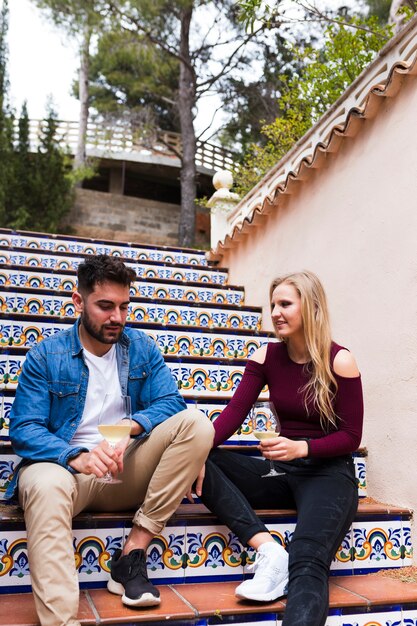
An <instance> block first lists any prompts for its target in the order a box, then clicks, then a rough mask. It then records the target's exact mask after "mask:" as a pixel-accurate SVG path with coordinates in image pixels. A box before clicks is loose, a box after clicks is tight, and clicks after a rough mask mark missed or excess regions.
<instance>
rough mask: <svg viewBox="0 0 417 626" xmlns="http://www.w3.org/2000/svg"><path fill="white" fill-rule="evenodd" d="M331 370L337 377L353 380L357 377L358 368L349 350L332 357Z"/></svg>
mask: <svg viewBox="0 0 417 626" xmlns="http://www.w3.org/2000/svg"><path fill="white" fill-rule="evenodd" d="M333 369H334V371H335V373H336V374H338V375H339V376H344V377H345V378H355V377H356V376H359V370H358V366H357V365H356V361H355V357H354V356H353V354H352V353H351V352H349V350H345V349H342V350H339V352H338V353H337V354H336V356H335V357H334V361H333Z"/></svg>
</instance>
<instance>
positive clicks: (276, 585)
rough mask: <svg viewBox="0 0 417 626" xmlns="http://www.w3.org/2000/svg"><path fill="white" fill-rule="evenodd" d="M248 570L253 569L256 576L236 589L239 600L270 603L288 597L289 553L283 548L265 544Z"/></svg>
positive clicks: (273, 544)
mask: <svg viewBox="0 0 417 626" xmlns="http://www.w3.org/2000/svg"><path fill="white" fill-rule="evenodd" d="M248 569H253V570H254V571H255V576H254V577H253V578H251V579H250V580H245V581H244V582H243V583H241V584H240V585H239V586H238V587H236V591H235V595H236V596H237V597H238V598H244V599H246V600H257V601H258V602H268V601H271V600H276V599H277V598H280V597H281V596H284V595H286V593H287V586H288V553H287V552H286V551H285V550H284V548H283V547H282V546H280V545H279V544H277V543H275V542H274V543H263V544H262V545H261V546H260V547H259V549H258V551H257V553H256V558H255V561H254V563H252V565H250V566H249V567H248Z"/></svg>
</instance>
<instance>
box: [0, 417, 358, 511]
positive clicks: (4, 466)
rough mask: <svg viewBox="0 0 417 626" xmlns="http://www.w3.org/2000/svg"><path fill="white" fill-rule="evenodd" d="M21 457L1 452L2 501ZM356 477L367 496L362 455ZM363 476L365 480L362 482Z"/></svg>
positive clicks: (356, 467) (231, 440) (0, 489)
mask: <svg viewBox="0 0 417 626" xmlns="http://www.w3.org/2000/svg"><path fill="white" fill-rule="evenodd" d="M4 435H5V436H7V429H6V428H5V429H4ZM229 443H231V444H233V436H232V437H231V438H230V439H229ZM19 460H20V458H19V457H18V456H17V455H16V454H0V502H1V500H2V499H3V498H4V493H5V491H6V488H7V485H8V483H9V480H10V477H11V475H12V474H13V472H14V470H15V468H16V467H17V465H18V463H19ZM354 462H355V470H356V477H357V478H358V483H359V486H358V495H359V497H365V496H366V466H365V460H364V459H363V458H361V457H355V458H354ZM361 476H362V477H363V478H362V480H363V479H365V482H361Z"/></svg>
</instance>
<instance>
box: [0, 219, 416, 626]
mask: <svg viewBox="0 0 417 626" xmlns="http://www.w3.org/2000/svg"><path fill="white" fill-rule="evenodd" d="M101 253H107V254H114V255H118V256H121V257H123V258H124V259H125V261H126V263H128V264H129V265H130V266H131V267H132V268H133V269H134V270H135V272H136V274H137V276H138V280H137V282H136V283H135V284H134V285H133V286H132V290H131V296H132V298H131V306H130V312H129V318H128V320H129V324H130V325H131V326H132V327H135V326H137V327H138V328H140V329H142V330H145V332H147V333H149V334H150V335H151V336H152V337H153V338H154V339H155V341H156V342H157V344H158V346H159V348H160V350H161V352H162V353H163V355H164V357H165V360H166V362H167V365H168V367H169V368H170V369H171V372H172V375H173V377H174V379H175V380H176V382H177V385H178V388H179V389H180V390H181V393H182V395H183V396H184V398H185V400H186V402H187V403H188V404H192V405H194V406H197V407H198V408H199V409H201V410H202V411H204V413H205V414H206V415H207V417H208V418H209V419H211V420H214V419H216V417H217V415H218V414H219V413H220V412H221V410H222V408H223V407H224V406H225V404H226V403H227V401H228V400H229V399H230V397H231V396H232V395H233V392H234V390H235V389H236V387H237V385H238V383H239V381H240V379H241V376H242V372H243V369H244V365H245V360H246V358H247V357H248V356H250V354H251V353H252V352H253V351H254V350H256V349H257V348H258V347H259V346H261V345H262V344H264V343H265V342H267V341H268V340H269V339H270V338H271V337H270V335H269V334H268V333H265V332H262V331H261V310H260V309H258V308H256V307H247V306H245V305H244V291H243V289H242V288H240V287H234V286H231V285H228V284H227V271H226V270H223V269H220V268H217V267H213V266H209V265H208V263H207V261H206V259H205V256H204V253H203V252H200V251H196V250H181V249H176V248H157V247H154V246H146V245H144V246H139V245H136V244H135V245H133V244H132V245H130V244H125V243H124V244H120V245H117V244H115V243H114V242H112V243H111V244H110V243H107V242H101V241H96V240H88V239H77V240H74V239H73V238H70V237H66V236H47V235H40V234H35V233H14V232H11V231H9V230H5V229H0V346H1V353H0V408H1V413H0V498H1V497H2V495H4V491H5V488H6V485H7V483H8V481H9V479H10V475H11V473H12V472H13V470H14V468H15V466H16V464H17V457H16V456H15V455H14V454H13V450H12V449H11V446H10V443H9V440H8V419H9V417H8V416H9V413H10V408H11V406H12V403H13V399H14V395H15V389H16V385H17V382H18V377H19V372H20V370H21V367H22V364H23V362H24V359H25V356H26V353H27V351H28V349H29V348H30V347H31V346H33V345H35V344H36V343H37V342H38V341H40V340H42V339H43V338H45V337H48V336H50V335H52V334H54V333H56V332H58V331H60V330H62V329H63V328H66V327H67V326H68V324H72V323H73V322H74V320H75V311H74V307H73V304H72V301H71V295H70V294H71V290H72V289H73V288H74V286H75V280H76V277H75V272H76V268H77V266H78V264H79V263H80V262H81V261H82V260H83V259H84V258H85V256H86V255H88V254H101ZM267 395H268V394H267V390H263V392H262V396H264V397H267ZM255 443H257V442H256V440H255V439H254V438H253V437H252V435H251V429H250V425H249V424H248V423H247V422H245V423H244V424H243V426H242V427H241V429H240V430H239V432H237V433H235V434H234V435H233V436H232V437H231V438H230V440H229V441H228V442H227V444H226V445H228V446H234V447H238V448H239V449H240V450H241V453H242V454H256V453H257V452H256V450H254V447H253V445H254V444H255ZM355 466H356V473H357V477H358V481H359V495H360V500H361V501H360V506H359V510H358V514H357V517H356V519H355V521H354V523H353V525H352V528H351V529H350V531H349V532H348V534H347V535H346V537H345V539H344V541H343V543H342V545H341V546H340V548H339V550H338V553H337V555H336V558H335V560H334V562H333V565H332V570H331V573H332V578H331V587H330V591H331V593H330V612H329V618H328V621H327V626H353V625H356V626H365V625H367V626H378V625H381V626H382V625H383V626H394V625H397V624H398V625H400V626H405V625H407V626H417V584H416V583H403V582H400V581H399V580H396V579H392V578H389V577H386V576H381V575H380V574H376V572H378V571H379V570H387V571H389V570H391V571H394V570H395V571H397V572H398V571H399V569H400V568H404V567H405V566H407V565H411V564H412V560H411V559H412V546H411V536H410V518H411V512H410V511H409V510H407V509H401V508H396V507H387V506H385V505H382V504H378V503H374V502H372V501H370V499H369V498H367V492H366V451H365V450H360V451H359V452H357V453H356V454H355ZM259 514H260V516H261V517H262V519H264V521H265V522H266V523H267V525H268V527H269V528H270V530H271V532H272V533H273V535H274V537H275V539H276V540H277V541H279V542H281V543H282V544H287V543H288V542H289V541H290V539H291V535H292V532H293V530H294V527H295V524H296V512H295V511H292V510H278V509H277V510H265V511H260V512H259ZM131 515H132V514H131V513H130V512H126V513H125V514H121V513H120V514H97V515H92V514H91V513H88V514H81V515H79V516H78V517H77V518H76V519H75V520H74V524H73V528H74V551H75V558H76V563H77V567H78V573H79V581H80V587H81V592H80V593H81V596H80V614H79V618H80V620H81V622H82V624H86V625H87V624H104V623H105V624H113V625H117V624H126V623H129V624H134V623H139V622H155V623H159V624H162V623H163V622H166V621H167V620H168V619H169V620H171V621H174V622H178V623H180V622H181V624H189V625H190V626H197V625H198V626H200V625H201V626H208V625H209V624H210V625H211V624H219V623H220V622H221V621H223V622H233V623H234V624H236V623H238V624H240V623H244V622H245V623H246V622H265V623H271V626H272V624H273V626H278V624H279V623H280V620H281V617H282V611H283V608H284V606H285V601H284V602H281V601H278V602H274V603H268V604H265V605H259V604H256V603H250V602H243V601H238V600H236V599H235V597H234V594H233V590H234V588H235V586H236V582H235V581H239V580H241V579H242V577H243V576H244V574H245V573H246V570H247V566H248V564H249V563H250V561H251V559H253V552H252V550H250V549H246V548H245V547H243V546H242V545H240V544H239V542H238V541H237V539H236V537H234V536H233V535H232V533H231V532H230V531H229V530H228V529H227V528H226V527H224V526H222V525H220V524H219V523H218V521H217V520H216V519H215V517H214V516H213V515H212V514H211V513H209V512H208V511H207V509H205V507H204V506H203V505H202V504H200V503H197V504H190V503H186V502H184V503H183V504H181V506H180V507H179V509H178V511H177V513H176V514H175V516H174V517H173V518H172V519H171V520H170V521H169V523H168V524H167V526H166V528H165V529H164V531H163V533H162V534H161V535H160V536H158V537H156V538H155V539H154V540H153V542H152V544H151V545H150V547H149V550H148V571H149V574H150V577H151V579H152V580H153V582H154V583H156V584H158V585H160V589H161V595H162V602H161V605H160V607H158V608H149V609H146V610H140V611H139V610H132V609H128V608H126V607H123V606H122V604H121V601H120V598H118V597H116V596H112V595H111V594H109V593H108V592H107V591H106V590H105V589H104V587H105V585H106V580H107V578H108V563H109V560H110V556H111V554H112V552H113V551H114V549H116V548H118V547H120V545H121V542H122V537H123V535H124V534H125V533H127V532H128V531H129V528H130V523H131ZM0 594H2V595H0V603H1V607H2V610H1V611H0V626H6V625H8V626H9V625H11V624H16V625H19V626H23V625H24V626H32V625H33V626H34V625H36V624H38V622H37V618H36V614H35V611H34V605H33V599H32V595H31V593H30V575H29V567H28V560H27V554H26V536H25V528H24V522H23V517H22V513H21V511H20V510H19V508H18V507H16V506H12V505H8V504H4V503H3V504H1V503H0ZM294 626H296V625H294Z"/></svg>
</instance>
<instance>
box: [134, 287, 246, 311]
mask: <svg viewBox="0 0 417 626" xmlns="http://www.w3.org/2000/svg"><path fill="white" fill-rule="evenodd" d="M131 295H132V296H137V297H141V298H153V299H161V300H185V301H187V302H201V303H211V304H232V305H235V306H241V305H242V304H243V303H244V291H243V290H238V289H215V288H212V287H194V286H193V287H191V286H186V285H185V286H177V285H170V284H168V283H167V284H165V285H164V284H160V283H159V284H152V283H141V282H140V281H137V282H135V283H134V285H133V286H132V290H131Z"/></svg>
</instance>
